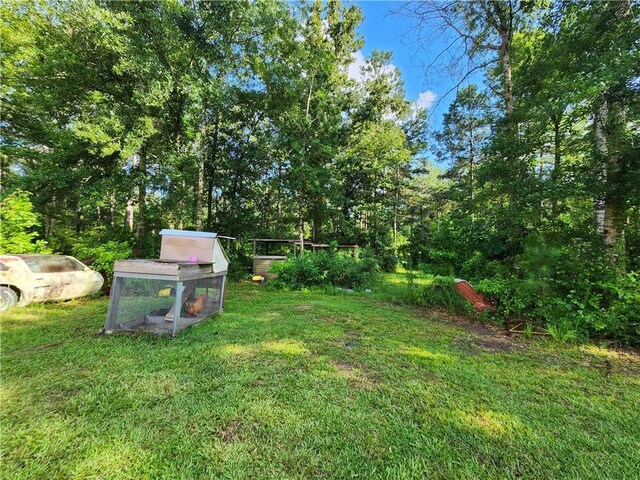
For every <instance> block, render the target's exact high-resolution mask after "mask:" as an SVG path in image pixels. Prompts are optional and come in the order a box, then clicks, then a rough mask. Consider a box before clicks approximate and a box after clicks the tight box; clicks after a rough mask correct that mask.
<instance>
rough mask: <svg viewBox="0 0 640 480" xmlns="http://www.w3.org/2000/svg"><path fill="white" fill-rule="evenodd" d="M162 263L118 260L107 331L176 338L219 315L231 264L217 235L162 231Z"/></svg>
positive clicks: (222, 305) (157, 261) (156, 261)
mask: <svg viewBox="0 0 640 480" xmlns="http://www.w3.org/2000/svg"><path fill="white" fill-rule="evenodd" d="M160 235H161V236H162V243H161V248H160V258H159V259H157V260H156V259H154V260H147V259H145V260H118V261H116V262H115V264H114V273H113V283H112V286H111V300H110V303H109V311H108V313H107V320H106V322H105V326H104V331H105V332H106V333H112V332H114V331H136V330H137V331H147V332H152V333H159V334H171V335H174V336H175V335H176V334H177V333H178V332H180V331H181V330H184V329H185V328H187V327H189V326H191V325H193V324H195V323H198V322H200V321H202V320H203V319H205V318H207V317H209V316H211V315H213V314H215V313H218V312H221V311H222V309H223V307H224V299H225V289H226V275H227V269H228V266H229V259H228V257H227V255H226V253H225V251H224V248H223V247H222V245H221V243H220V237H218V235H217V234H215V233H209V232H191V231H186V230H168V229H165V230H162V231H161V232H160Z"/></svg>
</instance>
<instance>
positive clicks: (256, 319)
mask: <svg viewBox="0 0 640 480" xmlns="http://www.w3.org/2000/svg"><path fill="white" fill-rule="evenodd" d="M396 278H397V279H399V280H398V282H397V283H401V282H402V277H401V276H392V277H389V281H390V282H391V283H392V282H394V281H395V280H394V279H396ZM381 298H382V297H378V296H376V294H370V295H356V294H352V295H348V294H342V295H323V294H319V293H287V292H269V291H267V290H266V289H264V288H263V287H261V286H254V285H249V284H231V285H230V289H229V295H228V301H227V306H226V312H225V313H224V314H222V315H220V316H218V317H214V318H213V319H210V320H208V321H205V322H204V323H202V324H200V325H198V326H195V327H192V328H190V329H189V330H187V331H185V332H184V333H182V334H181V335H180V336H179V337H177V338H175V339H171V338H164V337H155V336H151V335H139V336H133V335H126V334H124V335H115V336H110V337H105V336H99V335H97V334H96V331H97V330H98V329H99V328H100V327H101V326H102V324H103V322H104V318H105V315H106V311H107V303H108V302H107V300H105V299H97V300H96V299H93V300H91V299H87V300H83V301H74V302H69V303H64V304H50V305H33V306H30V307H27V308H24V309H15V310H14V311H12V312H11V313H10V314H6V315H3V317H2V319H1V334H2V336H1V341H2V390H1V394H2V411H1V412H2V413H1V415H2V417H1V420H2V424H1V426H2V455H3V459H2V465H1V470H0V477H2V478H33V479H36V478H37V479H52V478H105V479H115V478H131V479H138V478H184V479H193V478H233V479H236V478H251V479H254V478H354V477H357V478H452V479H459V478H465V479H468V478H534V479H545V478H549V479H557V478H576V479H585V478H594V479H604V478H638V471H640V470H639V467H640V358H638V357H637V356H634V355H632V354H626V353H618V352H614V351H608V350H604V349H599V348H597V347H593V346H558V345H553V344H550V343H547V342H541V341H538V342H526V341H524V340H521V339H515V340H512V339H509V338H506V337H504V336H503V335H502V334H501V333H500V332H497V331H495V330H493V329H491V328H489V327H483V326H478V325H474V324H471V323H469V324H465V323H464V322H462V321H460V320H458V319H455V318H453V317H450V316H448V315H446V314H443V313H438V312H435V311H427V310H419V309H413V308H409V307H404V306H401V305H394V304H391V303H388V302H386V301H382V299H381Z"/></svg>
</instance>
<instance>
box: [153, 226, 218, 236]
mask: <svg viewBox="0 0 640 480" xmlns="http://www.w3.org/2000/svg"><path fill="white" fill-rule="evenodd" d="M160 235H174V236H177V237H204V238H216V237H217V236H218V234H217V233H212V232H194V231H192V230H172V229H170V228H164V229H162V230H160Z"/></svg>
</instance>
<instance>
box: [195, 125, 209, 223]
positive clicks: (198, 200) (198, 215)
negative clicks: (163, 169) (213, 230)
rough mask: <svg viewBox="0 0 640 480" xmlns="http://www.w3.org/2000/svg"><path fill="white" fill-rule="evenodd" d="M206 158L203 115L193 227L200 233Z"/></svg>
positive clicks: (205, 135) (205, 134)
mask: <svg viewBox="0 0 640 480" xmlns="http://www.w3.org/2000/svg"><path fill="white" fill-rule="evenodd" d="M206 157H207V124H206V116H205V113H204V112H203V113H202V116H201V117H200V140H199V142H198V184H197V186H196V212H195V226H196V230H197V231H202V206H203V204H204V168H205V164H206Z"/></svg>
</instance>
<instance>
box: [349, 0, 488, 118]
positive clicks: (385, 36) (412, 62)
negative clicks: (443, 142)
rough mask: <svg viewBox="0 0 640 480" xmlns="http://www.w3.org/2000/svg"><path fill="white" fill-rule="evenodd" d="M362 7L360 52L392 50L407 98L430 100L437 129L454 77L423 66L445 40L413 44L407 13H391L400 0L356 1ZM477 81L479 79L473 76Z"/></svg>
mask: <svg viewBox="0 0 640 480" xmlns="http://www.w3.org/2000/svg"><path fill="white" fill-rule="evenodd" d="M353 3H355V4H356V5H358V6H359V7H360V8H361V9H362V13H363V15H364V20H363V22H362V24H361V25H360V28H359V32H360V34H362V35H363V37H364V41H365V45H364V47H363V48H362V50H361V52H362V54H363V55H364V56H365V57H366V56H368V55H370V54H371V52H372V51H373V50H374V49H378V50H387V51H391V52H393V61H392V63H393V64H394V65H395V66H396V67H398V68H399V69H400V71H401V72H402V78H403V80H404V83H405V88H406V91H407V98H409V99H410V100H413V101H415V100H418V99H420V100H422V104H423V105H424V104H428V103H431V104H432V107H431V111H430V120H431V121H430V123H431V126H432V127H434V128H436V129H437V128H439V127H440V123H441V121H442V115H443V113H444V112H446V111H447V108H448V106H449V103H451V101H452V100H453V98H454V96H455V92H454V93H451V94H449V95H448V96H447V97H446V98H443V96H444V95H445V94H446V93H447V92H448V91H449V90H450V89H451V88H452V87H454V85H455V84H456V82H457V80H456V79H453V78H451V77H447V76H446V75H444V74H438V72H426V71H425V67H424V66H425V65H427V64H428V63H430V62H431V61H432V60H433V58H434V57H435V55H437V54H438V53H439V52H440V51H442V50H443V49H444V48H445V47H446V44H445V39H444V38H438V37H436V38H435V39H433V41H431V42H430V44H429V45H428V46H424V45H418V44H416V41H415V37H414V35H413V34H412V32H411V30H412V27H413V20H412V19H410V18H407V17H406V16H402V15H398V14H393V13H392V11H393V10H397V9H398V7H399V6H400V5H401V2H384V1H355V2H353ZM474 80H475V81H476V82H480V81H481V78H477V76H476V78H474Z"/></svg>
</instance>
